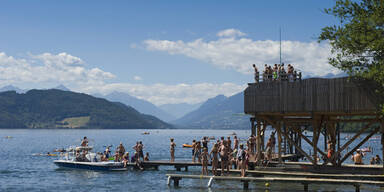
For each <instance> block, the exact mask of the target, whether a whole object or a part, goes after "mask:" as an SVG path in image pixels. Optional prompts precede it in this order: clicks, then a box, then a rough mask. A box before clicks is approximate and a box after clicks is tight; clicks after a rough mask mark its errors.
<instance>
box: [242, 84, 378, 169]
mask: <svg viewBox="0 0 384 192" xmlns="http://www.w3.org/2000/svg"><path fill="white" fill-rule="evenodd" d="M376 88H377V85H376V84H375V83H373V82H368V81H366V80H361V79H356V78H348V77H343V78H333V79H323V78H310V79H304V80H299V81H293V82H290V81H278V80H276V81H263V82H258V83H249V84H248V87H247V88H246V89H245V91H244V113H245V114H249V115H251V116H252V117H251V118H250V121H251V127H252V135H255V136H256V138H257V140H258V141H260V142H257V143H256V151H257V153H258V155H257V158H258V159H257V161H258V162H260V161H261V152H262V151H263V150H265V148H266V145H265V143H264V141H265V137H266V135H265V134H264V133H265V130H266V128H267V126H272V128H273V129H275V132H274V133H277V142H276V144H277V145H278V146H277V147H278V156H279V158H278V159H279V164H282V163H283V158H282V155H283V154H286V153H291V154H292V153H294V154H299V155H302V156H304V157H305V158H306V159H307V160H308V161H309V162H310V163H311V165H313V167H314V169H320V168H323V167H322V164H323V163H320V162H318V159H324V160H325V163H324V164H325V165H327V164H328V163H331V164H332V165H333V166H334V167H337V169H334V170H337V171H341V172H343V171H352V172H353V171H354V170H361V169H362V168H364V167H362V166H359V167H357V168H353V167H347V166H343V163H344V162H345V161H346V160H347V159H350V158H351V155H353V153H354V152H356V151H357V150H358V149H359V148H360V147H361V146H363V145H364V143H365V142H367V141H368V140H369V138H370V137H372V136H373V135H375V134H377V133H381V144H384V118H383V117H382V116H380V115H378V113H377V112H378V110H379V108H380V103H383V99H384V98H382V97H380V96H379V95H378V94H376V93H375V90H376ZM345 126H353V127H355V128H356V127H357V128H358V129H357V130H356V133H355V135H354V136H353V137H352V138H351V139H350V140H348V141H347V142H344V143H343V142H342V141H340V132H341V129H342V127H345ZM305 130H310V131H312V132H313V136H312V137H311V138H308V136H306V135H304V134H303V132H304V131H305ZM366 132H368V133H369V134H368V135H365V136H364V137H363V139H362V140H361V141H359V142H354V141H356V139H357V138H359V137H360V136H362V135H363V134H364V133H366ZM320 135H323V139H324V142H323V143H322V144H324V145H323V146H324V148H322V147H321V145H322V144H320V143H319V138H320ZM267 137H268V136H267ZM270 137H271V136H270ZM302 142H306V143H307V144H309V145H310V146H311V149H310V150H308V149H303V148H302ZM351 144H353V145H355V146H353V147H352V150H349V151H347V152H345V151H346V149H347V148H349V147H350V145H351ZM309 151H310V152H311V153H310V152H309ZM381 153H382V154H381V158H383V157H384V148H383V151H382V152H381ZM366 163H367V162H366ZM383 163H384V162H383ZM383 166H384V164H383V165H382V166H381V167H382V169H383ZM366 168H367V170H373V169H374V168H372V169H370V167H366ZM311 169H312V168H311ZM326 170H328V171H334V170H332V169H326ZM324 171H325V170H324ZM381 171H382V170H381Z"/></svg>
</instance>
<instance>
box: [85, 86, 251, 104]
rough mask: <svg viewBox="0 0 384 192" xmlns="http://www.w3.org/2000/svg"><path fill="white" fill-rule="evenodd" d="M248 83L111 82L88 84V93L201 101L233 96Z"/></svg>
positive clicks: (161, 101)
mask: <svg viewBox="0 0 384 192" xmlns="http://www.w3.org/2000/svg"><path fill="white" fill-rule="evenodd" d="M245 87H246V85H236V84H234V83H222V84H213V83H199V84H183V83H181V84H175V85H166V84H152V85H143V84H131V83H111V84H105V85H102V86H94V87H92V86H88V87H87V88H86V90H85V91H86V92H88V93H100V92H101V93H103V94H108V93H110V92H113V91H116V90H118V91H120V92H125V93H128V94H130V95H132V96H135V97H137V98H140V99H145V100H147V101H150V102H152V103H154V104H156V105H162V104H167V103H199V102H203V101H205V100H207V99H209V98H211V97H215V96H217V95H219V94H224V95H226V96H231V95H233V94H236V93H239V92H241V91H243V90H244V89H245Z"/></svg>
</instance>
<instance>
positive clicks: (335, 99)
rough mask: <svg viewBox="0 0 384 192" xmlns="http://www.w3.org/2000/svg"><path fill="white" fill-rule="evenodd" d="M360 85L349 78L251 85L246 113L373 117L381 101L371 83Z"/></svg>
mask: <svg viewBox="0 0 384 192" xmlns="http://www.w3.org/2000/svg"><path fill="white" fill-rule="evenodd" d="M361 83H363V82H359V83H357V82H352V81H351V80H349V79H348V78H334V79H321V78H311V79H304V80H302V81H296V82H287V81H282V82H262V83H250V84H248V88H247V89H246V90H245V91H244V112H245V113H246V114H264V113H265V114H268V113H284V114H290V113H293V114H298V113H301V114H307V115H311V113H338V114H343V113H350V114H353V113H358V114H364V113H366V114H374V112H375V111H376V107H377V106H378V105H377V103H378V100H379V99H380V98H378V97H376V96H375V94H374V92H373V90H374V89H373V88H371V86H369V84H367V83H366V84H367V85H366V84H363V85H360V84H361Z"/></svg>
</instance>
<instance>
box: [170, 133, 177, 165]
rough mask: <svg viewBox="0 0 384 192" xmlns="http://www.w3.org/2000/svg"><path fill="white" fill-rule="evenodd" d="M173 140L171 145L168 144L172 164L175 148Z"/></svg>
mask: <svg viewBox="0 0 384 192" xmlns="http://www.w3.org/2000/svg"><path fill="white" fill-rule="evenodd" d="M173 141H174V140H173V138H171V144H170V148H169V150H170V152H171V162H174V161H175V147H176V143H175V142H173Z"/></svg>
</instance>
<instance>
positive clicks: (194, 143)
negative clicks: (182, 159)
mask: <svg viewBox="0 0 384 192" xmlns="http://www.w3.org/2000/svg"><path fill="white" fill-rule="evenodd" d="M195 148H196V140H193V141H192V162H195V161H196V158H195Z"/></svg>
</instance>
